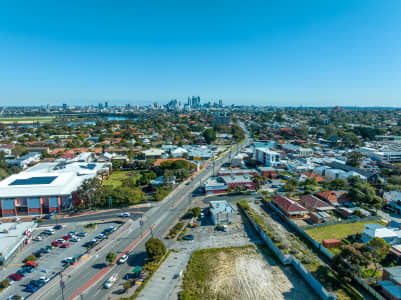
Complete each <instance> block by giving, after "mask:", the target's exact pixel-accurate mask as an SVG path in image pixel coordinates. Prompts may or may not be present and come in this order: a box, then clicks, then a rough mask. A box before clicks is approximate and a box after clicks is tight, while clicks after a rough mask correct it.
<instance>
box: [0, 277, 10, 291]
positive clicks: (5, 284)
mask: <svg viewBox="0 0 401 300" xmlns="http://www.w3.org/2000/svg"><path fill="white" fill-rule="evenodd" d="M9 285H10V280H9V279H8V278H6V279H3V281H2V282H1V288H3V289H6V288H7V287H8V286H9Z"/></svg>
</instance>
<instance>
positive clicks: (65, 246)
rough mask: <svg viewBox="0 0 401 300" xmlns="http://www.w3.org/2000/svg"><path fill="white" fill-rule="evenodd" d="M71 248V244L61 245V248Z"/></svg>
mask: <svg viewBox="0 0 401 300" xmlns="http://www.w3.org/2000/svg"><path fill="white" fill-rule="evenodd" d="M69 247H70V244H68V243H63V244H61V245H60V248H69Z"/></svg>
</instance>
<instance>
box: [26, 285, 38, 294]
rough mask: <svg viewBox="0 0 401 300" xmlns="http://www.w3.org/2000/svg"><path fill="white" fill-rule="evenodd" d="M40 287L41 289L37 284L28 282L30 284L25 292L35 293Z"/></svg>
mask: <svg viewBox="0 0 401 300" xmlns="http://www.w3.org/2000/svg"><path fill="white" fill-rule="evenodd" d="M38 289H39V288H38V287H37V286H34V285H33V284H28V285H27V286H26V287H25V289H24V291H25V292H28V293H34V292H36V291H37V290H38Z"/></svg>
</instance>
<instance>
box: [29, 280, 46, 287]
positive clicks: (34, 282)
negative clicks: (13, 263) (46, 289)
mask: <svg viewBox="0 0 401 300" xmlns="http://www.w3.org/2000/svg"><path fill="white" fill-rule="evenodd" d="M30 284H31V285H34V286H36V287H38V288H40V287H42V286H44V285H45V283H44V282H43V281H40V280H31V282H30Z"/></svg>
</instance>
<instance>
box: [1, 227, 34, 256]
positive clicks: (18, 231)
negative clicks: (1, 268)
mask: <svg viewBox="0 0 401 300" xmlns="http://www.w3.org/2000/svg"><path fill="white" fill-rule="evenodd" d="M33 225H34V223H33V222H22V223H19V224H18V223H4V224H0V254H1V255H0V257H4V256H6V255H7V254H8V253H9V252H10V251H11V250H12V249H13V248H14V247H15V246H16V245H17V244H18V243H19V242H20V241H21V240H22V239H23V238H24V236H25V231H26V230H27V229H32V227H33ZM7 231H8V232H7Z"/></svg>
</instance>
